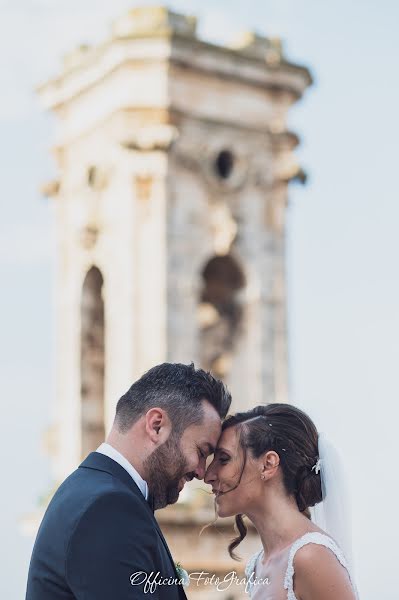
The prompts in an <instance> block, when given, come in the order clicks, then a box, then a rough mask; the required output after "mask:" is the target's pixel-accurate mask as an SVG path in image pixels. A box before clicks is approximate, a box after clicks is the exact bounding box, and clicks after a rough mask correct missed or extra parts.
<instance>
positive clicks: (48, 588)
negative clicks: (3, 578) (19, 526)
mask: <svg viewBox="0 0 399 600" xmlns="http://www.w3.org/2000/svg"><path fill="white" fill-rule="evenodd" d="M140 571H143V572H144V573H146V574H148V575H150V574H151V573H152V579H150V580H149V581H154V579H155V578H157V579H156V580H157V581H159V579H160V577H162V578H168V580H169V578H170V580H169V581H170V582H172V581H173V580H176V579H178V575H177V573H176V569H175V566H174V562H173V559H172V556H171V554H170V551H169V549H168V546H167V543H166V541H165V538H164V537H163V535H162V532H161V530H160V528H159V525H158V523H157V521H156V519H155V517H154V512H153V510H152V507H151V506H150V504H149V502H147V500H146V499H145V498H144V496H143V494H142V493H141V491H140V490H139V488H138V487H137V485H136V483H135V482H134V481H133V479H132V478H131V476H130V475H129V473H127V471H125V469H124V468H123V467H121V466H120V465H119V464H118V463H116V462H115V461H114V460H112V459H111V458H108V456H104V455H103V454H100V453H98V452H92V453H91V454H89V456H88V457H87V458H86V459H85V460H84V461H83V463H82V464H81V465H80V466H79V468H78V469H76V471H74V473H72V474H71V475H70V476H69V477H68V478H67V479H66V480H65V481H64V483H63V484H62V485H61V486H60V487H59V489H58V490H57V492H56V493H55V495H54V497H53V499H52V500H51V502H50V504H49V506H48V508H47V511H46V514H45V515H44V517H43V521H42V523H41V525H40V528H39V531H38V534H37V538H36V542H35V545H34V548H33V553H32V558H31V563H30V567H29V575H28V585H27V592H26V600H71V599H76V600H130V599H133V600H135V599H138V598H141V599H144V598H147V599H148V600H158V599H159V600H187V598H186V595H185V593H184V590H183V587H182V586H181V585H179V584H177V585H176V584H173V583H172V584H171V585H167V584H166V583H167V582H166V581H165V584H164V585H158V586H156V587H155V588H153V592H152V593H150V592H148V593H144V592H145V590H144V586H143V585H132V584H131V576H132V574H133V573H136V572H140ZM157 573H160V575H159V576H157ZM144 577H145V575H141V576H137V579H136V581H142V580H143V579H144Z"/></svg>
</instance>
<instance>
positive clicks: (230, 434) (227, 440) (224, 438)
mask: <svg viewBox="0 0 399 600" xmlns="http://www.w3.org/2000/svg"><path fill="white" fill-rule="evenodd" d="M238 444H239V438H238V431H237V427H228V428H227V429H225V430H224V431H222V433H221V434H220V437H219V439H218V443H217V446H216V447H217V448H219V447H220V446H223V447H224V448H226V449H227V448H231V449H232V450H234V449H236V448H237V445H238Z"/></svg>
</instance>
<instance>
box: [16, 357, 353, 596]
mask: <svg viewBox="0 0 399 600" xmlns="http://www.w3.org/2000/svg"><path fill="white" fill-rule="evenodd" d="M230 404H231V396H230V393H229V391H228V390H227V388H226V387H225V385H224V384H223V383H222V382H221V381H219V380H218V379H216V378H215V377H213V376H212V375H211V374H210V373H207V372H205V371H203V370H202V369H195V367H194V365H192V364H191V365H183V364H172V363H164V364H162V365H159V366H156V367H153V368H152V369H150V370H149V371H148V372H147V373H145V374H144V375H143V376H142V377H141V378H140V379H139V380H138V381H136V382H135V383H133V385H132V386H131V387H130V389H129V390H128V391H127V392H126V393H125V394H124V395H123V396H122V397H121V398H120V400H119V401H118V403H117V407H116V415H115V420H114V424H113V427H112V429H111V431H110V433H109V435H108V437H107V440H106V442H105V443H103V444H101V445H100V446H99V448H97V450H96V451H95V452H92V453H91V454H89V456H88V457H87V458H86V459H85V460H84V461H83V462H82V464H81V465H80V466H79V467H78V468H77V469H76V471H74V472H73V473H72V474H71V475H70V476H69V477H68V478H67V479H66V480H65V481H64V482H63V483H62V484H61V486H60V487H59V488H58V490H57V492H56V493H55V495H54V496H53V498H52V500H51V502H50V504H49V506H48V508H47V511H46V513H45V515H44V517H43V520H42V523H41V525H40V528H39V531H38V534H37V538H36V541H35V545H34V548H33V552H32V557H31V562H30V567H29V574H28V584H27V592H26V600H61V599H62V600H66V599H77V600H125V599H126V600H128V599H138V598H145V597H150V598H154V599H156V600H178V599H180V600H184V599H185V598H186V593H185V589H184V586H183V585H181V583H182V582H183V579H184V574H183V571H182V569H181V568H180V567H179V566H176V565H175V563H174V560H173V558H172V556H171V553H170V551H169V548H168V545H167V543H166V540H165V538H164V536H163V534H162V531H161V529H160V527H159V525H158V523H157V521H156V519H155V516H154V511H155V510H157V509H161V508H163V507H165V506H167V505H168V504H173V503H175V502H176V501H177V500H178V498H179V494H180V492H181V491H182V489H183V487H184V485H185V484H186V482H187V481H190V480H192V479H193V478H197V479H204V480H205V482H206V483H207V484H208V485H209V486H211V488H210V489H211V491H212V492H213V494H214V496H215V508H216V513H217V515H218V516H219V517H221V518H223V517H228V516H235V520H236V525H237V533H238V535H237V537H236V538H235V539H234V540H232V542H231V543H230V546H229V548H228V551H229V553H230V556H231V557H232V559H233V558H235V556H236V555H235V550H236V548H237V546H238V545H239V543H240V542H241V541H242V539H243V538H244V537H245V534H246V526H245V523H244V520H243V517H244V515H245V516H246V518H247V519H249V521H251V522H252V523H253V525H254V526H255V528H256V530H257V532H258V534H259V537H260V550H259V552H257V553H256V554H255V555H254V556H253V557H252V558H251V559H250V560H249V562H248V563H247V566H246V569H245V575H246V580H247V585H246V586H245V587H246V591H247V592H248V593H249V594H250V596H251V597H252V598H254V599H259V600H267V599H273V600H280V599H281V600H283V599H284V600H285V599H288V600H295V599H297V600H337V599H339V600H355V599H356V598H358V595H357V591H356V587H355V584H354V583H353V580H352V575H351V568H350V563H349V555H348V553H346V552H345V550H348V548H346V549H345V548H344V547H343V544H345V543H347V537H348V536H347V534H348V532H347V531H343V532H342V531H341V534H343V535H338V533H339V532H334V531H332V530H329V529H328V527H326V526H325V523H327V524H328V519H326V518H325V519H324V529H323V528H322V527H321V526H319V525H318V524H317V519H315V518H314V516H313V515H312V519H311V518H310V517H311V515H310V511H309V509H310V507H312V506H315V505H317V506H318V507H323V505H324V504H326V506H325V508H326V510H325V511H324V513H325V514H324V517H325V515H326V514H327V513H329V514H330V516H331V515H332V517H333V518H332V519H330V522H331V523H332V522H334V518H335V521H336V520H337V514H338V513H337V510H338V508H337V506H333V505H332V504H334V502H331V501H334V498H335V497H337V494H336V493H335V492H336V491H337V490H334V485H339V483H338V480H336V479H334V478H331V476H329V473H332V472H335V471H336V468H337V464H336V463H334V460H335V458H336V457H335V455H334V452H333V451H331V452H330V451H329V449H331V446H329V444H328V443H327V442H325V441H323V440H322V438H321V436H319V435H318V432H317V429H316V427H315V425H314V423H313V422H312V420H311V419H310V418H309V417H308V416H307V415H306V414H305V413H304V412H303V411H301V410H299V409H298V408H296V407H294V406H291V405H289V404H276V403H271V404H267V405H262V406H256V407H255V408H253V409H251V410H248V411H246V412H239V413H237V414H234V415H230V416H227V413H228V411H229V408H230ZM332 450H333V449H332ZM334 469H335V471H334ZM340 491H341V490H338V496H339V493H340ZM328 503H329V504H328ZM336 504H339V501H338V500H337V502H336ZM316 508H317V507H316ZM334 511H335V514H334ZM321 514H322V513H321ZM327 516H328V514H327ZM338 516H339V515H338ZM338 538H340V539H338ZM233 565H234V563H233V561H232V566H233ZM183 566H184V565H183ZM154 574H158V579H156V578H155V580H154V581H155V582H157V581H158V584H156V585H155V586H154V585H152V586H150V588H149V587H148V586H146V579H147V578H148V577H153V578H154ZM165 582H167V585H165ZM203 593H204V594H205V595H206V590H205V591H204V592H203Z"/></svg>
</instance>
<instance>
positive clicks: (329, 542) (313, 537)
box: [284, 531, 358, 600]
mask: <svg viewBox="0 0 399 600" xmlns="http://www.w3.org/2000/svg"><path fill="white" fill-rule="evenodd" d="M306 544H319V545H320V546H325V547H326V548H329V549H330V550H331V551H332V552H333V553H334V554H335V556H336V557H337V559H338V560H339V562H340V563H341V565H342V566H343V567H345V569H346V570H347V572H348V575H349V578H350V580H351V583H352V586H353V589H354V592H355V596H356V598H358V595H357V591H356V587H355V585H354V583H353V581H352V578H351V575H350V572H349V568H348V563H347V560H346V558H345V556H344V554H343V552H342V550H341V549H340V548H339V546H338V545H337V544H336V542H334V540H333V539H332V538H330V537H329V536H328V535H325V534H324V533H320V532H318V531H311V532H309V533H305V535H303V536H302V537H301V538H299V539H298V540H296V541H295V542H294V543H293V544H292V546H291V548H290V552H289V555H288V566H287V571H286V573H285V578H284V589H286V590H288V593H287V600H297V598H296V596H295V594H294V557H295V554H296V553H297V551H298V550H299V549H300V548H303V546H306Z"/></svg>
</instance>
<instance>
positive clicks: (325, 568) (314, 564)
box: [294, 543, 356, 600]
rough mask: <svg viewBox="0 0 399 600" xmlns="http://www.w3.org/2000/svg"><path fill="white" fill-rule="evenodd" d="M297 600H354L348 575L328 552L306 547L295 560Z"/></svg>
mask: <svg viewBox="0 0 399 600" xmlns="http://www.w3.org/2000/svg"><path fill="white" fill-rule="evenodd" d="M294 571H295V584H294V587H295V595H296V597H297V598H298V600H336V599H337V598H340V600H356V596H355V593H354V591H353V588H352V584H351V581H350V577H349V574H348V571H347V570H346V568H345V567H343V566H342V564H341V563H340V562H339V560H338V558H337V557H336V555H335V554H334V552H332V551H331V550H330V549H329V548H326V547H325V546H322V545H320V544H312V543H309V544H306V546H303V547H302V548H300V549H299V550H298V551H297V552H296V554H295V557H294Z"/></svg>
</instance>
